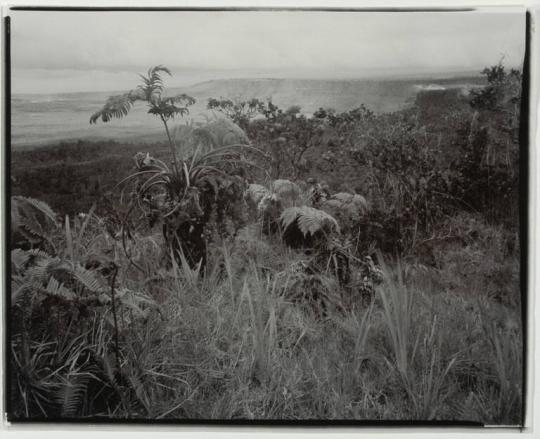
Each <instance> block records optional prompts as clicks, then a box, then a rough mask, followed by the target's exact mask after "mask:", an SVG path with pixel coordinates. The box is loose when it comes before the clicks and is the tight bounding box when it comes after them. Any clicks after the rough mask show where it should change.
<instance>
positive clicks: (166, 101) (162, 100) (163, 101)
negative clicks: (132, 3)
mask: <svg viewBox="0 0 540 439" xmlns="http://www.w3.org/2000/svg"><path fill="white" fill-rule="evenodd" d="M162 73H166V74H168V75H169V76H171V72H170V70H169V69H168V68H167V67H164V66H161V65H159V66H155V67H151V68H150V69H149V70H148V76H144V75H139V76H140V77H141V80H142V84H141V85H139V86H138V87H137V88H136V89H135V90H131V91H129V92H127V93H124V94H121V95H116V96H110V97H109V99H107V102H105V105H104V106H103V108H102V109H101V110H99V111H96V112H95V113H94V114H92V116H91V117H90V123H91V124H93V123H96V122H97V121H98V120H99V119H101V120H102V121H103V122H109V121H111V120H112V119H114V118H116V119H120V118H122V117H124V116H127V115H128V113H129V111H130V110H131V108H132V107H133V105H134V104H135V102H137V101H142V102H146V103H147V104H148V107H149V108H148V114H152V115H154V116H158V117H159V118H160V119H161V121H162V122H163V126H164V127H165V132H166V133H167V138H168V140H169V146H170V150H171V158H172V159H173V162H174V167H175V169H178V163H177V157H176V148H175V144H174V141H173V139H172V137H171V133H170V131H169V125H168V121H169V120H170V119H173V118H174V117H176V116H181V117H182V116H185V115H186V114H188V113H189V107H190V106H191V105H193V104H194V103H195V99H194V98H192V97H191V96H188V95H186V94H184V93H182V94H178V95H174V96H165V95H164V94H163V79H162V77H161V74H162Z"/></svg>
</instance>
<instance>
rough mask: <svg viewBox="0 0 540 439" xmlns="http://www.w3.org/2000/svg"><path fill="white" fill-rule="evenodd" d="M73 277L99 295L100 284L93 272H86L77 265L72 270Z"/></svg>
mask: <svg viewBox="0 0 540 439" xmlns="http://www.w3.org/2000/svg"><path fill="white" fill-rule="evenodd" d="M73 276H74V277H75V279H77V280H78V281H79V282H80V283H81V284H82V285H84V287H85V288H86V289H87V290H89V291H91V292H93V293H100V292H101V291H102V289H103V287H102V284H101V282H100V280H99V279H98V277H97V276H96V275H95V273H94V272H92V271H90V270H87V269H86V268H84V267H82V266H81V265H79V264H77V265H76V266H75V269H74V270H73Z"/></svg>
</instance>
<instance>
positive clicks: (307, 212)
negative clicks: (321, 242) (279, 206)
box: [280, 206, 339, 236]
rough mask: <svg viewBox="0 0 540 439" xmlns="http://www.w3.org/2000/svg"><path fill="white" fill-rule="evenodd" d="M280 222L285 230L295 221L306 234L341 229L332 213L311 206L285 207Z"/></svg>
mask: <svg viewBox="0 0 540 439" xmlns="http://www.w3.org/2000/svg"><path fill="white" fill-rule="evenodd" d="M280 222H281V225H282V226H283V228H284V229H285V230H287V229H288V228H289V227H291V225H293V224H295V223H296V224H298V228H299V229H300V231H301V232H302V234H303V235H304V236H307V235H308V234H310V235H315V234H316V233H318V232H326V231H333V230H336V231H338V230H339V225H338V223H337V221H336V220H335V218H334V217H333V216H332V215H330V214H328V213H326V212H324V211H323V210H319V209H315V208H313V207H309V206H301V207H289V208H287V209H285V210H284V211H283V213H282V214H281V217H280Z"/></svg>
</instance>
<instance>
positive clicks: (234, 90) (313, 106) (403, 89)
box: [182, 77, 483, 114]
mask: <svg viewBox="0 0 540 439" xmlns="http://www.w3.org/2000/svg"><path fill="white" fill-rule="evenodd" d="M482 84H483V79H482V78H481V77H461V78H452V79H437V80H430V79H406V80H365V79H362V80H319V79H308V80H306V79H272V78H269V79H220V80H213V81H206V82H201V83H199V84H196V85H193V86H191V87H187V88H183V89H182V92H185V93H188V94H190V95H192V96H193V97H195V98H196V99H197V101H198V104H199V105H202V104H204V105H206V102H207V101H208V99H209V98H219V97H223V98H229V99H249V98H259V99H267V98H271V99H272V101H273V102H274V103H275V104H276V105H278V106H280V107H283V108H287V107H289V106H291V105H300V106H301V107H302V111H303V112H304V113H307V114H310V113H313V112H314V111H315V110H317V109H318V108H319V107H325V108H334V109H335V110H337V111H347V110H351V109H353V108H356V107H358V106H360V105H361V104H363V105H365V106H366V107H368V108H370V109H371V110H372V111H375V112H377V113H384V112H392V111H397V110H400V109H402V108H404V107H405V106H407V105H408V104H412V103H413V102H414V99H415V97H416V95H417V93H418V92H419V91H421V90H424V89H438V90H442V89H448V88H463V89H466V90H467V89H469V88H471V87H473V86H479V85H482Z"/></svg>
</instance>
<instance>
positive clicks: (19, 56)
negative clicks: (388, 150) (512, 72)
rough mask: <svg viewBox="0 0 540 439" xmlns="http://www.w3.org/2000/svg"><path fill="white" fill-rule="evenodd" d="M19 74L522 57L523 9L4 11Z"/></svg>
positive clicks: (339, 68) (379, 66)
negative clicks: (7, 14)
mask: <svg viewBox="0 0 540 439" xmlns="http://www.w3.org/2000/svg"><path fill="white" fill-rule="evenodd" d="M11 15H12V65H13V67H14V69H17V70H18V71H22V70H25V71H30V70H33V69H42V70H43V69H45V70H47V69H48V70H71V71H75V70H82V71H84V70H100V71H107V72H113V73H114V72H116V73H119V72H124V71H144V70H145V69H146V68H147V67H148V66H150V65H155V64H165V65H167V66H170V67H171V68H173V69H174V70H176V71H182V72H187V73H189V72H200V71H227V70H234V71H242V70H243V69H244V70H247V69H251V70H257V71H265V72H268V74H272V72H282V73H283V74H285V72H289V73H288V74H290V75H291V74H295V72H296V73H298V74H299V73H301V72H308V73H309V72H315V71H316V72H319V73H320V74H321V75H324V74H326V75H329V76H340V74H343V73H344V72H357V73H358V74H361V73H365V72H376V71H379V72H381V71H385V70H400V69H401V70H404V71H406V70H411V71H412V70H417V71H444V70H456V69H461V70H470V69H479V68H481V67H483V66H485V65H490V64H494V63H496V62H497V61H498V60H499V59H500V58H501V56H503V55H504V56H505V62H506V63H507V64H510V65H519V64H520V63H521V62H522V57H523V51H524V38H525V14H524V13H519V12H517V13H493V12H490V13H482V12H466V13H457V12H456V13H442V12H438V13H411V12H407V13H388V12H387V13H372V12H347V13H345V12H313V11H275V12H269V11H264V12H263V11H252V12H207V11H206V12H65V11H62V12H48V11H38V12H33V11H16V12H12V14H11Z"/></svg>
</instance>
